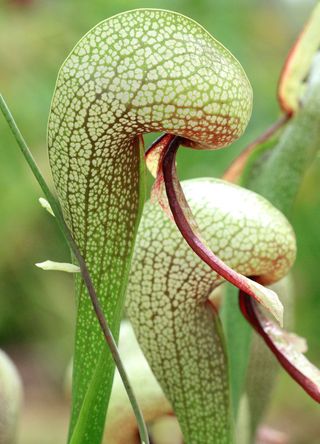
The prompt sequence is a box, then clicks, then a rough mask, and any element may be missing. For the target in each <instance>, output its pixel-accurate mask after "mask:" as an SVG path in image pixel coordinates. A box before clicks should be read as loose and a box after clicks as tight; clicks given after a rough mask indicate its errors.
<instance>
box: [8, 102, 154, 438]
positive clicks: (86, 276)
mask: <svg viewBox="0 0 320 444" xmlns="http://www.w3.org/2000/svg"><path fill="white" fill-rule="evenodd" d="M0 109H1V111H2V113H3V115H4V117H5V119H6V121H7V123H8V125H9V127H10V129H11V132H12V134H13V136H14V138H15V140H16V142H17V144H18V146H19V148H20V150H21V152H22V154H23V156H24V158H25V160H26V161H27V163H28V165H29V167H30V169H31V171H32V172H33V174H34V176H35V178H36V180H37V182H38V183H39V185H40V187H41V189H42V191H43V192H44V194H45V196H46V198H47V200H48V202H49V204H50V206H51V208H52V211H53V213H54V215H55V217H56V220H57V223H58V226H59V228H60V230H61V232H62V234H63V235H64V237H65V240H66V241H67V243H68V245H69V247H70V249H71V251H72V253H73V255H74V256H75V258H76V260H77V262H78V264H79V267H80V270H81V274H82V278H83V281H84V282H85V285H86V287H87V289H88V294H89V296H90V299H91V303H92V306H93V308H94V311H95V313H96V317H97V319H98V321H99V324H100V327H101V330H102V332H103V335H104V337H105V340H106V343H107V346H108V347H109V350H110V352H111V354H112V357H113V360H114V362H115V364H116V366H117V369H118V371H119V374H120V376H121V379H122V381H123V384H124V386H125V389H126V392H127V394H128V398H129V400H130V403H131V405H132V408H133V410H134V414H135V416H136V419H137V423H138V428H139V433H140V438H141V441H142V443H143V444H148V443H149V438H148V431H147V427H146V424H145V422H144V419H143V415H142V413H141V410H140V407H139V404H138V402H137V400H136V398H135V395H134V392H133V390H132V387H131V385H130V382H129V379H128V376H127V374H126V371H125V369H124V367H123V364H122V361H121V358H120V356H119V353H118V349H117V345H116V342H115V340H114V338H113V335H112V332H111V330H110V328H109V325H108V322H107V320H106V318H105V316H104V314H103V311H102V309H101V306H100V303H99V300H98V297H97V295H96V292H95V289H94V286H93V283H92V280H91V277H90V273H89V271H88V268H87V265H86V262H85V260H84V259H83V257H82V255H81V254H80V251H79V249H78V247H77V245H76V243H75V241H74V239H73V237H72V235H71V233H70V230H69V228H68V227H67V225H66V223H65V221H64V218H63V215H62V211H61V207H60V205H59V203H58V201H57V200H56V199H55V197H54V196H53V194H52V192H51V191H50V189H49V187H48V185H47V183H46V181H45V179H44V177H43V176H42V174H41V172H40V170H39V168H38V166H37V164H36V161H35V159H34V158H33V156H32V153H31V151H30V150H29V148H28V146H27V143H26V141H25V140H24V138H23V136H22V134H21V132H20V130H19V128H18V126H17V124H16V122H15V120H14V118H13V116H12V114H11V112H10V110H9V108H8V106H7V104H6V102H5V100H4V98H3V96H2V95H1V94H0ZM84 422H85V418H84ZM78 427H79V429H81V428H82V427H83V425H82V424H81V421H80V423H79V424H78ZM71 442H72V444H76V443H81V434H80V436H79V438H78V434H77V435H76V436H75V437H73V439H72V441H71Z"/></svg>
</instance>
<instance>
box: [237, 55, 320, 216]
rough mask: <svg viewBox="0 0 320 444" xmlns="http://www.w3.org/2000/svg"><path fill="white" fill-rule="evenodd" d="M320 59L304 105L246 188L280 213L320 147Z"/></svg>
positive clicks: (289, 204) (286, 211) (286, 209)
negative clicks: (262, 197)
mask: <svg viewBox="0 0 320 444" xmlns="http://www.w3.org/2000/svg"><path fill="white" fill-rule="evenodd" d="M319 122H320V57H319V56H317V57H315V60H314V64H313V67H312V70H311V74H310V77H309V81H308V86H307V90H306V93H305V96H304V99H303V104H302V106H301V108H300V110H299V111H298V112H297V113H296V115H295V116H294V117H293V118H292V119H291V120H290V121H289V123H288V124H287V125H286V127H285V129H284V131H283V133H282V136H281V138H280V140H279V142H278V144H277V145H276V146H275V147H274V149H273V150H272V152H271V154H270V156H269V157H268V158H267V160H266V161H265V162H264V163H263V165H262V166H261V167H260V169H259V174H257V175H255V178H253V179H252V180H250V179H249V180H248V182H247V184H246V186H247V187H248V188H250V189H252V190H254V191H256V192H258V193H259V194H261V195H263V196H264V197H266V198H267V199H268V200H270V202H272V203H273V204H274V205H275V206H276V207H277V208H279V210H280V211H282V212H283V213H284V214H286V215H290V210H291V208H292V206H293V203H294V201H295V198H296V195H297V193H298V191H299V188H300V185H301V183H302V181H303V178H304V175H305V173H306V171H307V169H308V168H309V166H310V165H311V163H312V161H313V160H314V159H315V158H316V156H317V153H318V151H319V147H320V124H319Z"/></svg>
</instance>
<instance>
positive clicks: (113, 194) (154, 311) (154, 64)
mask: <svg viewBox="0 0 320 444" xmlns="http://www.w3.org/2000/svg"><path fill="white" fill-rule="evenodd" d="M319 15H320V14H319V6H318V7H317V8H316V10H315V13H314V14H313V16H312V18H311V20H310V22H309V25H308V26H307V27H306V29H305V31H304V33H303V34H302V37H300V39H299V40H298V43H297V45H296V46H295V49H294V50H293V51H292V53H291V55H290V58H289V60H288V62H287V64H286V67H285V69H284V73H283V75H282V79H281V82H280V88H279V97H280V103H281V105H282V108H283V110H284V111H285V117H283V118H282V119H281V121H280V123H278V124H277V125H275V127H274V128H273V129H272V130H270V131H267V135H264V136H262V137H261V138H260V139H259V143H254V144H253V145H252V146H251V147H250V148H249V149H248V150H246V151H245V154H244V155H243V156H242V157H241V158H240V160H238V161H236V163H235V164H234V165H233V166H232V169H231V170H229V171H228V172H227V173H226V175H225V178H229V180H230V177H231V179H232V180H234V181H235V180H236V179H240V180H241V181H242V185H246V186H247V187H248V188H252V189H253V190H254V191H256V192H257V193H259V194H254V193H253V192H252V191H249V190H245V189H244V188H240V187H239V186H237V185H234V184H230V183H227V182H226V181H222V182H221V181H219V180H217V179H200V180H198V181H194V182H190V183H187V184H186V185H185V186H184V187H182V186H181V185H180V183H179V180H178V177H177V172H176V163H175V159H176V153H177V151H178V148H179V147H180V146H181V145H183V146H185V147H187V148H193V149H199V150H202V149H211V150H215V149H218V148H223V147H226V146H228V145H230V144H231V143H232V142H233V141H234V140H236V139H237V138H239V137H240V136H241V134H242V133H243V131H244V130H245V128H246V125H247V123H248V120H249V118H250V114H251V107H252V90H251V86H250V83H249V80H248V79H247V77H246V75H245V73H244V70H243V69H242V67H241V65H240V63H239V62H238V61H237V60H236V59H235V58H234V57H233V55H232V54H231V53H230V52H229V51H228V50H227V49H226V48H224V47H223V46H222V45H221V44H220V43H219V42H217V41H216V40H215V39H214V38H213V37H212V36H211V35H210V34H209V33H208V32H207V31H205V30H204V29H203V28H202V27H201V26H200V25H199V24H197V23H196V22H194V21H193V20H191V19H189V18H187V17H184V16H182V15H180V14H177V13H174V12H170V11H163V10H156V9H140V10H134V11H128V12H125V13H122V14H119V15H117V16H114V17H111V18H110V19H108V20H105V21H103V22H101V23H100V24H98V25H97V26H96V27H94V28H93V29H92V30H91V31H89V32H88V33H87V34H86V35H85V36H84V37H83V38H82V39H81V40H80V41H79V42H78V43H77V45H76V46H75V48H74V49H73V50H72V52H71V53H70V55H69V56H68V57H67V59H66V61H65V62H64V64H63V65H62V67H61V69H60V71H59V75H58V79H57V83H56V88H55V92H54V96H53V100H52V105H51V111H50V116H49V124H48V149H49V159H50V165H51V169H52V174H53V179H54V183H55V187H56V190H57V195H58V201H57V200H56V199H55V197H54V196H53V195H52V193H51V191H50V190H49V188H48V186H47V185H46V183H45V181H44V179H43V177H42V176H41V174H40V172H39V170H38V168H37V167H36V165H35V162H34V160H33V158H32V157H31V155H30V153H29V152H28V150H27V147H26V144H25V142H24V140H23V138H22V136H21V134H20V133H19V131H18V129H17V128H16V127H15V125H14V122H13V119H12V116H10V113H9V110H8V109H7V107H6V105H5V103H4V101H3V100H2V101H1V107H2V110H3V112H4V114H5V116H6V118H7V120H8V122H9V124H10V125H11V128H12V130H13V132H14V134H15V136H16V138H17V140H18V142H19V144H20V147H21V149H22V151H23V153H24V154H25V156H26V158H27V160H28V162H29V164H30V166H31V168H32V169H33V171H34V173H35V175H36V177H37V179H38V181H39V183H40V184H41V186H42V188H43V190H44V192H45V194H46V197H47V199H48V203H49V205H50V206H51V210H52V212H53V213H54V215H55V216H56V220H57V222H58V223H59V225H60V228H61V229H62V231H63V233H64V235H65V237H66V239H67V241H68V243H69V245H70V247H71V251H72V258H73V260H74V264H73V265H68V264H67V265H66V264H60V265H59V264H52V263H49V265H48V263H46V265H45V266H46V267H47V268H53V267H54V268H55V269H57V268H60V269H64V270H67V271H72V272H74V271H80V272H81V274H80V273H78V274H77V275H76V292H77V325H76V341H75V352H74V371H73V392H72V413H71V422H70V429H69V438H68V442H69V443H72V444H77V443H81V444H86V443H88V444H93V443H99V442H101V439H102V435H103V429H104V422H105V414H106V410H107V406H108V403H109V398H110V393H111V387H112V380H113V372H114V364H113V361H112V357H113V358H115V359H116V362H117V365H118V368H119V369H120V371H121V375H122V378H123V379H124V382H125V384H126V388H127V391H128V394H129V396H130V397H131V401H132V403H133V406H134V408H135V412H136V414H137V416H138V419H139V414H140V413H139V409H138V406H137V405H136V404H135V398H134V396H133V394H132V393H131V389H130V385H129V384H128V381H127V380H126V375H125V372H124V371H122V370H123V368H122V366H121V361H120V360H119V357H118V355H117V350H116V347H115V342H114V341H113V339H112V335H111V333H110V330H109V329H108V325H107V322H106V319H107V320H108V323H109V325H110V329H111V332H112V334H113V336H114V337H115V340H117V338H118V334H119V327H120V320H121V317H122V315H123V308H124V301H125V295H126V293H128V312H129V315H130V317H131V319H132V322H133V324H134V325H135V328H136V330H137V335H138V338H139V340H140V342H141V345H142V347H143V349H144V351H145V353H146V356H147V358H148V360H149V362H150V365H151V368H152V370H153V371H154V373H155V375H156V377H157V378H158V380H159V382H160V384H161V385H162V388H163V390H164V392H165V394H166V395H167V397H168V399H169V401H170V402H171V404H172V406H173V409H174V412H175V414H176V415H177V418H178V420H179V422H180V425H181V429H182V432H183V435H184V441H185V443H187V444H204V443H205V444H210V443H221V444H229V443H231V442H232V441H233V439H234V431H233V417H232V416H233V415H232V408H231V405H230V387H232V386H233V382H231V384H229V380H228V374H229V369H228V360H227V354H226V349H225V343H224V336H223V331H222V329H221V325H220V320H219V315H218V312H217V309H216V307H215V305H214V304H213V305H212V304H210V303H209V295H210V292H211V291H213V290H214V288H215V287H216V286H217V285H218V284H220V283H222V282H223V281H224V280H226V281H229V282H230V283H231V284H233V286H234V287H236V288H237V289H238V290H239V291H240V294H239V302H240V309H241V312H242V313H243V315H244V316H245V318H246V319H247V320H248V321H249V323H250V324H251V325H252V326H253V328H254V329H255V330H256V332H257V333H258V334H259V335H260V336H261V337H262V338H263V339H264V341H265V343H266V344H267V345H268V347H269V348H270V349H271V350H272V352H273V353H274V354H275V356H276V357H277V358H278V360H279V362H280V364H281V365H282V366H283V367H284V368H285V369H286V370H287V371H288V372H289V373H290V374H291V376H293V378H294V379H295V380H296V381H297V382H298V383H299V384H300V385H301V386H302V387H303V389H304V390H305V391H306V392H307V393H309V394H310V395H311V396H312V397H313V398H314V399H315V400H316V401H318V402H319V399H320V392H319V385H320V373H319V371H318V370H317V369H316V368H315V367H314V366H313V365H312V364H311V363H309V361H307V360H306V358H305V357H304V355H303V354H302V353H300V351H299V350H298V349H297V348H296V347H295V342H296V341H293V340H292V336H290V335H288V334H286V333H285V332H284V331H282V329H281V326H279V325H278V324H280V325H281V324H282V319H283V306H282V303H281V302H280V299H279V298H278V296H277V294H276V293H275V292H274V291H272V290H270V289H269V288H267V287H266V286H265V285H266V284H269V283H271V282H273V281H276V280H278V279H280V278H281V277H282V276H283V275H285V274H286V273H287V272H288V270H289V268H290V267H291V265H292V262H293V260H294V256H295V238H294V234H293V231H292V228H291V226H290V224H289V222H288V221H287V219H286V218H285V216H284V215H282V214H281V212H280V211H279V210H281V211H282V212H284V213H285V214H286V215H288V210H289V208H290V207H291V205H292V203H293V200H294V196H295V194H296V192H297V190H298V187H299V184H300V183H301V180H302V177H303V175H304V173H305V170H306V168H307V166H308V165H309V163H310V161H311V160H312V158H313V157H314V156H315V153H316V151H317V148H318V143H319V140H320V133H319V104H320V96H319V91H320V88H319V84H320V68H319V66H320V65H319V60H318V56H317V50H318V48H319V34H318V32H317V29H318V27H319ZM148 132H164V134H163V135H162V136H161V137H160V138H159V139H158V140H157V141H156V142H155V143H154V144H153V145H152V146H151V148H150V149H149V150H148V152H147V154H146V164H147V166H148V168H149V169H150V171H151V172H152V173H153V174H154V175H155V176H156V181H155V186H154V189H153V195H154V199H157V200H158V201H159V203H160V207H162V210H160V208H158V207H156V206H154V207H152V206H150V205H147V206H146V212H147V213H146V215H145V216H143V220H142V225H141V227H142V228H140V230H142V232H141V231H140V234H139V235H138V238H137V240H138V242H137V244H136V249H135V258H134V261H133V265H132V267H133V268H132V269H131V271H130V266H131V259H132V255H133V251H134V248H135V240H136V235H137V231H138V226H139V222H140V218H141V214H142V210H143V205H144V199H145V191H144V188H145V185H144V177H145V160H144V144H143V134H144V133H148ZM270 134H271V139H269V138H268V136H269V135H270ZM306 134H307V135H308V137H309V140H308V143H307V146H306ZM261 140H262V142H263V144H262V145H261V143H260V142H261ZM266 145H267V148H266ZM213 157H214V154H213ZM235 171H236V173H235ZM270 172H271V173H270ZM185 192H186V196H185V194H184V193H185ZM262 196H264V197H262ZM265 197H266V198H268V199H269V201H270V202H271V203H270V202H268V201H266V200H265ZM188 199H189V200H190V206H189V203H188ZM272 204H273V205H274V206H275V207H277V209H276V208H275V207H273V206H272ZM192 211H194V213H195V217H194V216H193V214H192ZM206 211H208V216H206V218H204V217H203V216H202V214H204V212H206ZM168 216H169V217H168ZM207 217H208V218H209V219H207ZM170 219H171V221H170ZM172 220H174V222H175V224H173V223H172ZM198 225H199V227H198ZM207 229H208V234H207V233H206V232H207ZM202 231H203V232H204V235H202V234H201V232H202ZM179 232H180V234H179ZM205 238H206V242H205V241H204V239H205ZM184 242H186V243H184ZM187 244H188V245H189V247H191V248H187ZM194 253H195V254H194ZM196 255H197V256H198V259H197V256H196ZM128 283H129V286H128ZM88 296H89V297H88ZM226 299H230V298H229V297H228V298H226ZM92 306H93V308H94V310H92ZM261 307H263V308H264V309H266V311H267V312H269V313H270V315H271V316H273V318H274V320H271V318H269V317H267V315H266V314H265V313H264V312H262V310H261ZM229 313H230V310H229ZM105 340H106V341H107V342H108V344H109V347H110V348H111V351H112V353H110V351H109V349H108V348H107V347H106V346H105ZM227 342H228V338H227ZM229 345H230V344H229V343H228V346H229ZM230 360H232V353H231V354H230ZM234 371H235V368H233V367H232V365H231V366H230V373H231V378H232V373H233V372H234ZM231 396H234V395H233V393H232V388H231ZM233 410H234V411H236V410H237V408H236V407H233ZM140 425H141V417H140ZM140 436H141V439H142V441H143V442H145V443H147V442H149V438H148V435H147V433H146V431H145V429H144V428H143V426H142V427H140Z"/></svg>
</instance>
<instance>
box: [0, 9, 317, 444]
mask: <svg viewBox="0 0 320 444" xmlns="http://www.w3.org/2000/svg"><path fill="white" fill-rule="evenodd" d="M313 3H314V2H312V1H307V0H301V1H298V0H295V1H294V0H291V1H290V0H286V1H285V0H281V1H280V0H273V1H272V0H158V1H154V0H149V1H146V0H113V1H112V0H91V1H85V0H38V1H36V0H33V1H32V0H15V1H13V0H11V1H8V0H0V89H1V92H2V93H3V95H4V96H5V98H6V99H7V101H8V103H9V104H10V106H11V108H12V111H13V114H14V115H15V117H16V119H17V121H18V123H19V125H20V128H21V130H22V132H23V134H24V135H25V137H26V139H27V141H28V143H29V145H30V147H32V150H33V152H34V154H35V156H36V158H37V159H38V161H39V163H40V165H41V168H42V170H43V171H44V173H45V174H46V176H47V177H48V178H50V172H49V167H48V159H47V151H46V125H47V116H48V111H49V106H50V100H51V96H52V93H53V88H54V83H55V79H56V75H57V71H58V68H59V66H60V65H61V63H62V62H63V60H64V58H65V57H66V55H67V54H68V53H69V51H70V50H71V49H72V47H73V45H74V44H75V42H76V41H77V40H78V39H79V38H80V37H81V36H82V35H83V34H84V33H85V32H86V31H87V30H89V29H90V28H91V27H92V26H93V25H95V24H96V23H97V22H99V21H101V20H103V19H104V18H107V17H109V16H111V15H113V14H116V13H118V12H121V11H124V10H126V9H132V8H137V7H161V8H166V9H173V10H176V11H178V12H181V13H183V14H186V15H189V16H190V17H192V18H193V19H195V20H197V21H198V22H200V23H201V24H202V25H203V26H204V27H205V28H207V29H208V30H209V31H210V32H211V33H212V34H213V35H214V36H215V37H216V38H217V39H218V40H220V41H221V42H222V43H223V44H224V45H225V46H226V47H227V48H229V49H230V50H231V51H232V52H233V53H234V54H235V56H236V57H237V58H238V59H239V60H240V62H241V64H242V65H243V67H244V69H245V71H246V72H247V74H248V77H249V79H250V81H251V83H252V85H253V90H254V109H253V116H252V119H251V122H250V125H249V127H248V130H247V131H246V134H245V136H244V137H243V138H242V139H241V140H240V141H239V142H238V143H236V144H235V145H233V146H232V147H231V148H229V149H227V150H222V151H221V152H215V153H212V152H211V153H210V152H196V151H192V150H187V149H186V150H181V151H183V152H182V153H181V154H180V157H179V165H180V168H179V172H180V175H181V178H187V177H188V178H190V177H197V176H219V175H221V174H222V172H223V171H224V169H225V167H226V166H227V165H228V164H229V162H230V160H231V159H232V158H234V157H235V156H236V155H237V153H238V152H240V151H241V149H242V148H243V147H244V146H245V145H246V142H248V141H249V140H251V139H253V138H254V137H255V136H257V135H258V134H259V133H260V132H261V131H262V130H263V129H265V128H266V127H267V126H268V125H269V124H271V123H272V122H273V121H274V120H275V119H276V118H277V117H278V114H279V111H278V106H277V102H276V97H275V93H276V85H277V79H278V76H279V72H280V69H281V66H282V63H283V61H284V58H285V56H286V54H287V51H288V49H289V48H290V46H291V44H292V42H293V41H294V39H295V36H296V34H297V32H298V31H299V29H300V28H301V26H302V24H303V22H304V21H305V19H306V17H307V16H308V14H309V12H310V10H311V7H312V5H313ZM146 139H147V144H148V141H150V140H151V139H152V137H147V138H146ZM50 180H51V178H50ZM149 183H151V180H150V181H149ZM319 186H320V159H319V160H317V161H316V162H315V163H314V165H313V167H312V168H311V169H310V172H309V175H308V177H307V178H306V180H305V183H304V184H303V188H302V190H301V193H300V195H299V198H298V202H297V205H296V207H295V212H294V220H293V225H294V228H295V230H296V233H297V238H298V258H297V262H296V265H295V283H296V313H297V321H296V331H297V332H298V333H299V334H300V335H302V336H305V337H307V338H308V343H309V357H310V358H311V359H312V360H313V361H315V362H316V363H317V364H318V365H319V364H320V354H319V337H320V324H319V313H320V273H319V272H318V268H319V263H320V248H319V247H320V230H319V222H320V195H319V192H318V190H319ZM40 195H41V193H40V190H39V188H38V187H37V185H36V183H35V181H34V179H33V177H32V176H31V173H30V172H29V170H28V168H27V167H26V165H25V163H24V160H23V158H22V156H21V155H20V153H19V151H18V149H17V148H16V146H15V143H14V141H13V139H12V136H11V135H10V133H9V131H8V129H7V127H6V125H5V122H4V120H3V119H2V118H1V119H0V215H1V217H0V245H1V247H0V347H2V348H4V349H6V350H8V352H9V354H10V355H11V356H13V358H14V359H15V362H16V363H17V364H18V366H19V368H20V370H21V372H22V375H23V378H24V382H25V384H26V400H25V412H24V415H23V422H22V426H21V433H20V435H21V439H20V442H21V443H23V444H29V443H33V444H37V443H41V444H51V443H52V444H56V443H57V442H64V437H65V433H66V425H67V420H68V406H66V403H65V402H64V394H63V375H64V371H65V368H66V365H67V363H68V361H69V357H70V355H71V350H72V344H73V327H74V298H73V290H72V278H70V277H68V276H67V277H66V276H64V275H63V274H55V273H44V272H42V271H39V270H38V269H36V268H35V267H34V265H33V264H34V263H35V262H39V261H42V260H45V259H47V258H50V259H53V260H68V251H67V248H66V246H65V245H64V243H63V240H62V238H61V236H60V234H59V232H58V229H57V228H56V225H55V223H54V222H53V221H52V220H50V217H49V216H48V215H47V214H46V212H45V211H43V210H42V209H41V208H40V206H39V204H38V202H37V199H38V197H39V196H40ZM318 415H319V413H318V412H317V406H316V405H315V404H313V403H312V401H310V400H309V399H308V398H307V396H306V395H305V394H304V393H303V392H302V391H301V390H300V389H299V388H298V386H296V385H295V384H294V383H292V382H291V381H290V380H289V378H288V377H287V376H286V375H284V374H283V373H282V374H281V377H280V382H279V384H278V387H277V392H276V397H275V400H274V402H273V405H272V408H271V410H270V412H269V413H268V415H267V418H266V420H267V422H268V423H269V424H271V425H274V426H275V427H277V428H279V429H282V430H285V431H287V432H288V433H289V434H290V435H291V436H295V437H296V438H295V439H292V440H291V441H290V443H291V442H292V443H293V444H307V443H308V444H313V443H314V444H315V443H317V442H319V440H318V439H317V437H319V436H320V425H319V421H318V420H317V416H318ZM48 421H50V425H53V427H50V428H51V429H52V433H51V432H50V435H49V436H47V433H46V430H47V429H46V425H47V424H48ZM54 424H56V425H57V427H54Z"/></svg>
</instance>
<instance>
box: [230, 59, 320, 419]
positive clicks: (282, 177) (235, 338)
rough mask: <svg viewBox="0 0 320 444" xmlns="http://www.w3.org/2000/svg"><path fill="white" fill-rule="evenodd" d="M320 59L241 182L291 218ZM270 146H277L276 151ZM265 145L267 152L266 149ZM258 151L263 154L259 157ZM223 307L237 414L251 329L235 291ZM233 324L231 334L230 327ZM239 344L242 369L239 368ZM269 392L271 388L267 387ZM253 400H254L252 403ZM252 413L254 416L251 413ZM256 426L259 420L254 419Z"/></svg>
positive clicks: (315, 122)
mask: <svg viewBox="0 0 320 444" xmlns="http://www.w3.org/2000/svg"><path fill="white" fill-rule="evenodd" d="M319 110H320V59H319V58H318V59H316V60H315V63H314V65H313V68H312V71H311V75H310V80H309V84H308V87H307V90H306V93H305V97H304V102H303V105H302V107H301V108H300V109H299V111H298V112H297V113H296V115H295V116H294V117H292V118H291V120H290V121H289V122H288V123H287V124H286V126H285V127H284V129H283V131H282V133H281V135H280V137H279V139H278V140H277V139H276V140H275V141H274V142H273V138H271V141H270V142H268V141H267V142H264V143H263V144H262V145H261V150H260V147H257V149H256V150H255V151H254V152H253V153H252V155H251V156H250V157H249V159H248V162H247V166H246V167H245V168H244V170H243V174H242V176H241V178H240V183H241V185H243V186H245V187H247V188H249V189H251V190H253V191H255V192H257V193H259V194H261V195H262V196H264V197H265V198H267V199H268V200H269V201H270V202H271V203H272V204H273V205H275V206H276V207H277V208H278V209H279V210H280V211H282V212H283V213H284V214H286V215H287V216H288V217H289V218H290V210H291V208H292V206H293V204H294V201H295V198H296V195H297V193H298V191H299V188H300V186H301V183H302V181H303V178H304V176H305V174H306V171H307V169H308V168H309V166H310V165H311V163H312V162H313V160H315V158H316V156H317V153H318V151H319V147H320V125H319V122H320V111H319ZM272 143H274V146H273V147H272ZM269 144H270V145H271V146H269ZM264 147H267V150H265V149H264ZM259 151H260V153H259ZM227 293H228V297H226V298H225V301H224V306H223V322H224V326H225V327H226V337H227V347H228V354H229V356H230V359H231V364H230V378H231V387H232V390H231V393H232V400H233V412H234V414H235V415H236V414H237V411H238V406H239V402H240V397H241V393H242V391H243V389H244V384H245V379H246V368H247V364H248V361H249V352H250V343H251V339H252V330H251V328H250V326H249V325H248V324H247V323H244V322H243V317H242V315H241V313H240V311H239V310H236V311H234V308H235V307H234V306H235V305H237V304H235V302H234V300H233V299H232V298H231V296H236V290H235V289H233V288H230V286H229V288H228V290H227ZM231 325H232V330H231V328H230V326H231ZM239 341H241V349H242V350H243V355H242V356H241V360H240V366H238V365H236V364H235V362H239V361H238V360H237V355H238V354H239V347H240V345H239ZM268 390H269V387H268ZM249 401H250V400H249ZM251 413H252V414H253V415H254V414H255V412H251ZM253 422H254V423H257V419H254V421H253Z"/></svg>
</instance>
